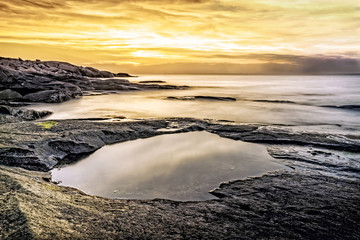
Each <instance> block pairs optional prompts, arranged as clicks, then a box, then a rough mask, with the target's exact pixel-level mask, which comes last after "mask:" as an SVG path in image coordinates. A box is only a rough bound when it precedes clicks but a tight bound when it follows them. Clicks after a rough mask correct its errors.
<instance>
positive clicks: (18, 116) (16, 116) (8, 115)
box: [0, 106, 52, 123]
mask: <svg viewBox="0 0 360 240" xmlns="http://www.w3.org/2000/svg"><path fill="white" fill-rule="evenodd" d="M51 113H52V112H50V111H35V110H32V109H21V108H13V107H10V106H0V123H4V122H18V121H33V120H37V119H40V118H44V117H46V116H49V115H50V114H51Z"/></svg>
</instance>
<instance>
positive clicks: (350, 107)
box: [321, 105, 360, 111]
mask: <svg viewBox="0 0 360 240" xmlns="http://www.w3.org/2000/svg"><path fill="white" fill-rule="evenodd" d="M321 107H327V108H339V109H346V110H353V111H360V105H324V106H321Z"/></svg>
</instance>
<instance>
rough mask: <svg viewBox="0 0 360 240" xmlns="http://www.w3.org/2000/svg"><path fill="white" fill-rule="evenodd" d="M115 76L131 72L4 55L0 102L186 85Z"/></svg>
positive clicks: (0, 62)
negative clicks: (134, 81)
mask: <svg viewBox="0 0 360 240" xmlns="http://www.w3.org/2000/svg"><path fill="white" fill-rule="evenodd" d="M114 77H131V75H129V74H127V73H116V74H114V73H111V72H108V71H101V70H98V69H95V68H92V67H82V66H76V65H73V64H70V63H66V62H58V61H40V60H36V61H30V60H22V59H14V58H0V101H20V102H47V103H54V102H63V101H67V100H70V99H73V98H77V97H80V96H82V95H83V93H84V92H86V91H111V90H122V91H129V90H132V91H134V90H143V89H181V88H183V87H178V86H172V85H157V84H139V83H131V82H129V81H128V80H125V79H116V78H114ZM103 78H107V79H103Z"/></svg>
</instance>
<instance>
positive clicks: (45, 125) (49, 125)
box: [38, 121, 58, 129]
mask: <svg viewBox="0 0 360 240" xmlns="http://www.w3.org/2000/svg"><path fill="white" fill-rule="evenodd" d="M57 124H58V122H55V121H47V122H41V123H38V125H40V126H42V127H43V128H45V129H50V128H52V127H54V126H56V125H57Z"/></svg>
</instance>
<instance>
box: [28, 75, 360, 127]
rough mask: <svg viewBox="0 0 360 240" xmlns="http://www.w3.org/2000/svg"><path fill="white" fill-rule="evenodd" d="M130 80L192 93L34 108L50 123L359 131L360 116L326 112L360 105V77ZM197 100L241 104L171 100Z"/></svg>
mask: <svg viewBox="0 0 360 240" xmlns="http://www.w3.org/2000/svg"><path fill="white" fill-rule="evenodd" d="M129 80H130V81H132V82H138V81H144V80H163V81H166V82H167V83H168V84H174V85H188V86H190V87H191V88H190V89H187V90H160V91H159V90H157V91H139V92H120V93H119V94H109V95H99V96H84V97H82V98H81V99H78V100H73V101H69V102H65V103H61V104H40V105H38V106H30V108H33V109H38V110H44V109H46V110H50V111H53V112H54V114H53V115H52V116H50V119H66V118H86V117H111V116H125V117H127V118H153V117H155V118H157V117H194V118H200V119H203V118H210V119H218V120H222V119H225V120H233V121H237V122H243V123H265V124H286V125H295V126H301V127H309V126H311V127H312V128H314V130H315V131H320V130H323V129H325V130H329V131H337V132H339V131H340V132H341V131H354V130H356V131H359V130H360V112H359V111H354V110H347V109H337V108H326V107H321V106H323V105H359V103H360V76H226V75H162V76H160V75H158V76H157V75H148V76H142V77H139V78H129ZM196 95H206V96H222V97H233V98H236V99H237V101H236V102H221V101H204V100H197V101H181V100H169V99H167V97H169V96H180V97H181V96H196ZM258 100H260V101H258ZM266 101H270V102H266ZM271 101H291V103H284V102H282V103H279V102H271ZM314 126H315V127H314Z"/></svg>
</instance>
